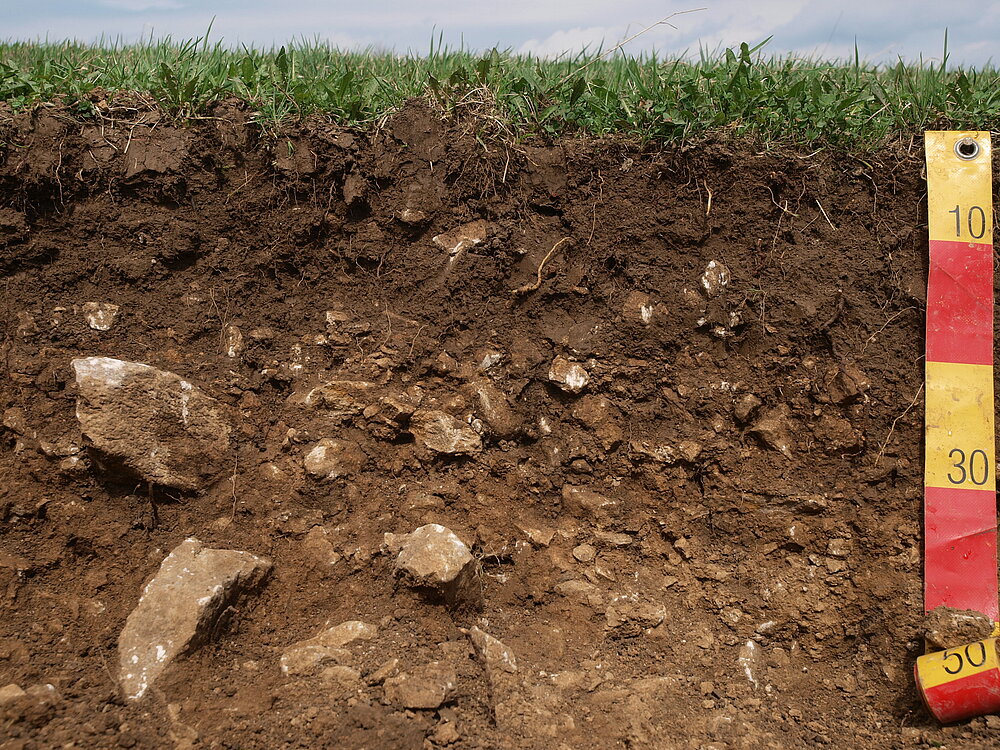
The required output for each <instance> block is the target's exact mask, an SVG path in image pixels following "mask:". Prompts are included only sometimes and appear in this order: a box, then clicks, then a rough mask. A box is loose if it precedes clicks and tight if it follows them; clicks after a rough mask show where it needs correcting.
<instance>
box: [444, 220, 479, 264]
mask: <svg viewBox="0 0 1000 750" xmlns="http://www.w3.org/2000/svg"><path fill="white" fill-rule="evenodd" d="M486 230H487V226H486V222H485V221H483V220H482V219H479V220H477V221H470V222H469V223H468V224H463V225H462V226H460V227H456V228H455V229H452V230H451V231H448V232H444V233H443V234H439V235H437V236H435V237H434V238H433V240H432V241H433V242H434V244H435V245H437V246H438V247H441V248H444V249H445V250H447V251H448V253H449V254H450V255H452V256H455V255H458V254H459V253H461V252H463V251H465V250H468V249H469V248H470V247H475V246H476V245H478V244H480V243H481V242H482V241H483V240H485V239H486Z"/></svg>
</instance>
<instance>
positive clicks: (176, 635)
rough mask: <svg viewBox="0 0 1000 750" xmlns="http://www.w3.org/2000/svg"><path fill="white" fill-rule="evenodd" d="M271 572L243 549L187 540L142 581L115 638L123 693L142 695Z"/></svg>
mask: <svg viewBox="0 0 1000 750" xmlns="http://www.w3.org/2000/svg"><path fill="white" fill-rule="evenodd" d="M270 570H271V561H270V560H267V559H266V558H263V557H257V556H256V555H251V554H249V553H247V552H239V551H237V550H227V549H205V548H204V547H202V544H201V542H199V541H198V540H197V539H186V540H185V541H183V542H182V543H181V544H179V545H178V546H177V547H176V548H175V549H174V550H173V551H172V552H171V553H170V554H169V555H168V556H167V557H166V559H165V560H164V561H163V563H162V564H161V565H160V569H159V571H158V572H157V573H156V575H155V576H154V577H153V579H152V580H151V581H150V582H149V583H147V584H146V586H145V588H144V589H143V592H142V597H141V598H140V599H139V604H138V606H137V607H136V608H135V609H134V610H133V611H132V614H130V615H129V616H128V619H127V620H126V622H125V628H124V629H123V630H122V633H121V636H120V637H119V639H118V655H119V681H120V683H121V687H122V691H123V692H124V694H125V697H126V698H128V699H129V700H135V699H138V698H141V697H142V696H143V695H144V694H145V693H146V690H147V689H148V688H149V686H150V685H151V684H152V683H153V681H154V680H155V679H156V678H157V677H158V676H159V675H160V673H161V672H163V670H164V669H166V668H167V665H169V664H170V662H171V661H172V660H173V659H174V658H175V657H177V656H179V655H182V654H185V653H190V652H191V651H193V650H195V649H197V648H198V647H199V646H201V645H202V644H203V643H205V642H207V641H208V640H209V639H211V638H212V636H213V635H214V634H215V633H216V632H217V631H218V630H219V628H220V626H222V625H224V622H223V619H224V616H225V615H226V614H227V613H228V611H229V608H230V607H231V606H232V605H233V604H235V603H236V602H237V600H239V599H240V598H241V597H243V596H245V595H247V594H249V593H251V592H252V591H254V590H255V589H256V588H258V587H259V586H260V584H261V583H262V582H263V581H264V579H265V578H266V576H267V574H268V573H269V572H270Z"/></svg>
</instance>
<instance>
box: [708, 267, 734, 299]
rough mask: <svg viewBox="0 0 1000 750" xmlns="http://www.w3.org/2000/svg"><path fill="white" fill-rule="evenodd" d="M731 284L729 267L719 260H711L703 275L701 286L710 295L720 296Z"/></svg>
mask: <svg viewBox="0 0 1000 750" xmlns="http://www.w3.org/2000/svg"><path fill="white" fill-rule="evenodd" d="M728 285H729V269H728V268H726V266H725V265H724V264H722V263H720V262H719V261H717V260H710V261H709V262H708V265H707V266H706V267H705V272H704V273H703V274H702V275H701V288H702V289H704V290H705V294H706V295H708V296H709V297H717V296H719V295H720V294H721V293H722V292H723V291H724V290H725V288H726V287H727V286H728Z"/></svg>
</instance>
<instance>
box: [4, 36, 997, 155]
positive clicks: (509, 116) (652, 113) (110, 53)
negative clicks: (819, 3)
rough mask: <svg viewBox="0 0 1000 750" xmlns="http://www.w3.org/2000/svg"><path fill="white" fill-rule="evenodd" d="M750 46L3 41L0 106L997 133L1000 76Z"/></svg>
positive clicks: (508, 131) (786, 138)
mask: <svg viewBox="0 0 1000 750" xmlns="http://www.w3.org/2000/svg"><path fill="white" fill-rule="evenodd" d="M761 47H762V45H757V46H756V47H750V46H749V45H747V44H743V45H741V46H740V47H738V48H735V49H727V50H725V52H724V53H721V54H713V55H709V54H704V53H703V54H702V55H701V57H700V58H698V59H675V60H666V59H660V58H657V57H655V56H642V57H628V56H624V55H622V54H620V53H616V54H614V55H611V56H607V57H602V56H600V55H599V54H597V53H581V54H579V55H576V56H568V57H564V58H561V59H558V60H545V59H539V58H534V57H530V56H519V55H513V54H510V53H507V52H501V51H498V50H492V51H490V52H488V53H485V54H476V53H471V52H467V51H456V50H449V49H446V48H442V47H436V48H435V47H434V46H433V45H432V47H431V50H430V53H429V54H428V55H426V56H423V57H416V56H399V55H394V54H390V53H382V52H375V51H369V52H360V53H355V52H340V51H338V50H336V49H333V48H331V47H329V46H327V45H325V44H322V43H318V42H309V41H302V42H298V43H296V44H293V45H290V46H286V47H281V48H280V49H271V50H266V51H265V50H258V49H248V48H242V49H238V50H236V49H230V48H227V47H225V46H223V45H222V44H221V43H216V44H209V43H208V42H207V37H206V38H204V39H195V40H190V41H184V42H175V41H172V40H170V39H166V40H162V41H149V42H147V43H143V44H136V45H122V44H99V45H94V46H88V45H83V44H79V43H72V42H66V43H31V42H7V43H0V100H5V101H7V102H9V103H10V105H11V106H12V107H13V108H14V109H22V108H26V107H31V106H34V105H36V104H38V103H40V102H43V103H44V102H50V101H54V100H61V101H62V102H63V103H64V104H66V105H67V106H69V107H70V108H71V109H73V110H75V111H77V112H78V113H79V114H80V115H81V116H88V115H92V114H93V113H94V108H95V106H96V105H95V104H94V103H93V101H92V100H93V99H95V97H93V96H91V92H93V91H94V90H95V89H103V90H106V91H108V92H142V93H145V94H149V95H151V96H152V97H154V98H155V100H156V101H157V102H158V103H159V105H160V106H161V107H162V108H163V109H164V110H165V111H166V112H168V113H170V114H171V115H173V116H175V117H177V118H179V119H182V120H183V119H190V118H196V117H199V116H202V115H204V114H205V113H207V112H208V111H209V109H210V107H211V105H212V103H213V102H215V101H218V100H220V99H224V98H228V97H236V98H238V99H240V100H242V101H245V102H246V103H247V104H248V106H249V107H250V108H251V109H252V110H253V112H254V113H255V115H254V116H255V118H256V119H257V120H258V121H259V122H260V123H261V124H262V125H263V126H265V127H271V126H274V125H275V124H277V123H280V122H281V121H283V120H286V119H287V118H300V117H303V116H305V115H307V114H313V113H320V114H323V115H326V116H328V117H330V118H331V119H332V120H334V121H336V122H338V123H342V124H345V125H350V126H361V127H363V126H367V125H370V124H371V123H374V122H377V121H378V120H379V119H380V118H382V117H383V116H385V115H386V114H387V113H389V112H392V111H393V110H395V109H397V108H398V107H399V106H400V105H401V104H402V103H403V102H404V101H405V100H406V99H408V98H410V97H415V96H430V97H432V98H434V99H435V100H437V102H438V103H439V104H440V106H441V107H442V108H443V109H444V110H445V111H447V112H450V113H459V112H461V111H463V110H464V111H468V112H471V113H473V114H476V115H479V116H481V117H482V118H483V122H484V123H487V124H490V123H491V124H492V125H493V126H494V127H495V128H496V129H498V130H500V131H502V132H503V133H504V134H505V135H508V136H512V137H515V138H522V137H525V136H528V135H536V134H541V135H546V136H556V135H561V134H567V133H568V134H572V133H578V132H585V133H590V134H595V135H605V134H609V133H618V134H625V135H628V136H632V137H637V138H640V139H648V140H682V139H686V138H690V137H693V136H697V135H700V134H704V133H706V132H711V131H713V130H719V129H729V130H733V131H735V132H737V133H739V134H743V135H749V136H753V137H756V138H759V139H760V140H762V141H765V142H769V143H773V142H782V143H799V144H823V143H829V144H842V145H850V146H852V147H855V148H859V147H860V148H864V147H865V146H866V145H867V146H872V147H874V146H877V145H880V144H882V143H884V142H885V141H886V139H892V138H898V137H905V136H908V135H909V134H911V133H916V132H919V131H921V130H923V129H926V128H929V127H947V128H976V129H991V128H1000V120H998V115H1000V71H998V70H997V69H995V68H992V67H990V68H986V69H979V70H976V69H963V68H955V67H949V66H948V65H947V39H946V42H945V49H946V51H945V54H944V62H941V63H925V62H917V63H910V64H907V63H903V62H899V63H898V64H896V65H888V66H874V65H870V64H867V63H865V62H863V61H861V60H859V59H858V57H857V55H856V56H855V58H854V59H853V60H851V61H841V62H834V63H831V62H823V61H819V60H812V59H796V58H791V57H767V56H764V55H763V53H762V51H761V49H760V48H761Z"/></svg>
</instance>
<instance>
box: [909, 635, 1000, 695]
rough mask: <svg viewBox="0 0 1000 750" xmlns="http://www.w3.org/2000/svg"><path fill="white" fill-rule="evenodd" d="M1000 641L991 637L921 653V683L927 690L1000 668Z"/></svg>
mask: <svg viewBox="0 0 1000 750" xmlns="http://www.w3.org/2000/svg"><path fill="white" fill-rule="evenodd" d="M998 666H1000V664H998V662H997V649H996V641H995V640H994V639H993V638H987V639H986V640H983V641H976V642H975V643H970V644H969V645H968V646H959V647H958V648H949V649H947V650H946V651H935V652H934V653H933V654H925V655H924V656H921V657H920V684H921V687H922V689H923V690H929V689H931V688H935V687H937V686H938V685H943V684H945V683H946V682H952V681H953V680H959V679H962V678H963V677H971V676H972V675H975V674H979V673H981V672H989V671H990V670H991V669H997V668H998Z"/></svg>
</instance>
